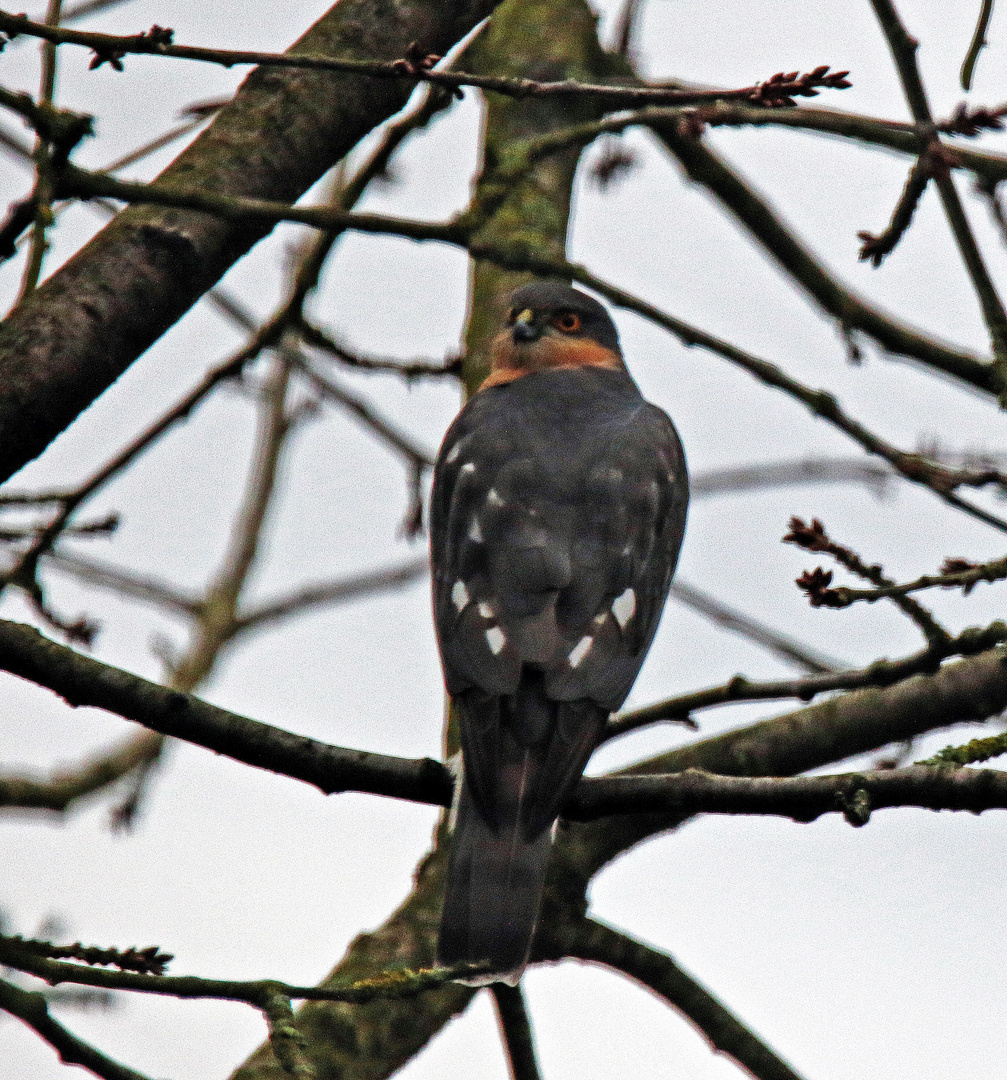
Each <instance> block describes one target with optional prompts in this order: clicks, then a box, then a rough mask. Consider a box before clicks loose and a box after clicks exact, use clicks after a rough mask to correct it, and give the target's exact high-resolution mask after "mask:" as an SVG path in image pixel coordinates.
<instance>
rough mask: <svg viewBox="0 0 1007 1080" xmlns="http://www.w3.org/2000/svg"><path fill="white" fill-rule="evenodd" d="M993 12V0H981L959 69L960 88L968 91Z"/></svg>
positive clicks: (984, 43) (984, 44)
mask: <svg viewBox="0 0 1007 1080" xmlns="http://www.w3.org/2000/svg"><path fill="white" fill-rule="evenodd" d="M992 14H993V0H982V7H981V8H980V9H979V19H978V21H977V22H976V29H975V33H974V34H973V35H972V41H971V42H970V43H969V51H968V52H967V53H966V54H965V59H964V61H963V62H962V70H961V76H960V78H961V84H962V89H963V90H964V91H965V92H966V93H968V91H969V90H971V89H972V73H973V72H974V71H975V67H976V61H977V60H978V59H979V54H980V53H981V52H982V50H983V49H984V48H985V47H986V44H987V42H986V30H987V28H988V27H989V24H990V16H991V15H992Z"/></svg>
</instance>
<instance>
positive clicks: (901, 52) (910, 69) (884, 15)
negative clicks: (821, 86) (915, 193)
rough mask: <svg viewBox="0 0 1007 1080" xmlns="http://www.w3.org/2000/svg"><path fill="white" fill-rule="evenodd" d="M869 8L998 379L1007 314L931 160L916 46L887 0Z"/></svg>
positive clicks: (944, 174)
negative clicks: (927, 163)
mask: <svg viewBox="0 0 1007 1080" xmlns="http://www.w3.org/2000/svg"><path fill="white" fill-rule="evenodd" d="M871 6H872V7H873V8H874V13H875V15H876V16H877V19H878V23H879V25H880V26H881V29H882V31H883V32H884V35H885V38H886V39H887V41H888V47H889V49H890V50H891V53H892V58H893V60H894V61H895V66H896V67H897V68H898V72H899V78H900V79H901V80H902V88H903V90H904V92H905V96H906V101H907V102H908V103H909V109H910V111H911V112H912V114H913V119H914V120H915V121H916V125H917V131H918V136H919V141H920V152H921V154H924V153H927V152H928V151H929V152H930V153H931V156H932V159H933V160H934V161H935V167H934V169H933V177H934V183H935V184H936V185H937V190H938V191H939V192H940V196H941V202H942V203H943V204H944V212H945V214H946V215H947V219H948V223H949V224H950V226H951V231H952V233H953V234H954V237H955V241H956V243H957V244H958V250H959V251H960V253H961V256H962V261H963V262H964V263H965V268H966V270H967V271H968V274H969V278H970V279H971V281H972V286H973V288H974V289H975V292H976V296H977V297H978V299H979V305H980V307H981V308H982V312H983V318H984V320H985V322H986V328H987V330H988V331H989V335H990V342H991V344H992V347H993V355H994V356H995V357H996V363H997V365H998V368H999V370H1000V371H1001V374H1002V375H1003V374H1004V373H1005V372H1007V311H1005V310H1004V306H1003V302H1002V301H1001V299H1000V295H999V293H998V292H997V290H996V286H995V285H994V284H993V279H992V278H991V277H990V275H989V271H988V270H987V268H986V263H985V261H984V260H983V257H982V253H981V252H980V250H979V245H978V244H977V242H976V238H975V236H974V235H973V233H972V228H971V226H970V225H969V221H968V218H967V217H966V215H965V208H964V207H963V206H962V201H961V198H960V197H959V195H958V190H957V188H955V185H954V180H953V179H952V177H951V171H950V169H949V168H948V167H947V165H946V164H945V165H944V167H943V168H940V167H939V161H938V160H937V159H939V158H940V157H941V156H942V155H943V154H944V151H943V149H942V148H941V146H940V144H939V142H938V141H937V128H936V125H935V124H934V120H933V116H932V115H931V112H930V105H929V103H928V102H927V95H926V90H925V89H924V87H923V81H922V79H921V78H920V72H919V68H918V67H917V65H916V49H917V48H918V46H919V43H918V42H917V41H916V40H915V39H914V38H913V37H911V36H910V35H909V33H908V32H907V30H906V28H905V26H904V25H903V23H902V20H901V19H900V18H899V15H898V12H897V11H896V9H895V5H894V4H893V3H892V0H871ZM1002 393H1003V400H1004V401H1007V385H1005V388H1004V390H1003V392H1002Z"/></svg>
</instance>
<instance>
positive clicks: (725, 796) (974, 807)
mask: <svg viewBox="0 0 1007 1080" xmlns="http://www.w3.org/2000/svg"><path fill="white" fill-rule="evenodd" d="M1000 746H1001V751H1000V752H1001V753H1003V752H1004V744H1003V741H1001V744H1000ZM942 761H943V762H945V763H946V764H947V763H948V762H947V759H942ZM946 764H945V767H944V768H933V767H932V766H930V765H914V766H910V767H909V768H905V769H879V770H876V771H874V772H862V773H838V774H836V775H834V776H799V777H775V776H717V775H715V774H713V773H708V772H703V771H702V770H701V769H686V770H685V772H680V773H672V774H666V775H663V776H641V775H636V776H608V777H596V778H592V779H591V781H590V783H585V784H582V785H581V786H580V787H578V789H577V791H576V792H575V794H574V796H573V798H572V799H571V800H570V802H569V803H568V804H567V805H566V806H565V807H564V809H563V814H564V816H565V817H567V818H568V819H571V820H577V819H581V820H586V819H590V818H594V817H597V816H598V815H600V814H603V813H605V812H606V811H607V812H608V813H610V814H625V813H638V814H648V813H669V814H683V815H692V814H771V815H775V816H777V817H787V818H792V819H793V820H794V821H800V822H808V821H814V820H815V819H816V818H819V817H821V816H822V815H823V814H832V813H836V814H843V815H844V817H845V818H846V820H847V821H848V822H849V823H850V824H851V825H856V826H860V825H866V824H867V821H868V819H869V818H870V816H871V812H872V811H873V810H883V809H886V808H890V807H898V806H915V807H921V808H922V809H924V810H967V811H969V812H970V813H973V814H978V813H981V812H982V811H984V810H1005V809H1007V772H1003V771H1001V770H999V769H964V768H958V769H956V768H947V767H946Z"/></svg>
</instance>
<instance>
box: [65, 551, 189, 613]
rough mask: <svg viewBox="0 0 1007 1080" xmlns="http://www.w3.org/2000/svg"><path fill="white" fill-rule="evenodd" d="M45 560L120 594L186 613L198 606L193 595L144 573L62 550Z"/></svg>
mask: <svg viewBox="0 0 1007 1080" xmlns="http://www.w3.org/2000/svg"><path fill="white" fill-rule="evenodd" d="M44 563H45V565H46V566H52V567H54V568H55V569H56V570H58V571H60V572H61V573H64V574H69V575H70V577H73V578H76V579H77V580H78V581H83V582H86V583H87V584H88V585H97V586H100V587H101V588H103V589H111V590H112V591H114V592H117V593H119V594H120V595H122V596H131V597H133V598H134V599H136V600H143V601H145V602H147V603H152V604H158V605H160V606H161V607H167V608H171V609H173V610H175V611H179V612H182V613H183V614H186V615H194V614H195V613H196V612H197V611H198V610H199V605H200V600H199V599H198V598H197V597H196V596H194V595H190V594H186V593H183V592H181V591H179V590H178V589H176V588H175V587H174V586H173V585H167V584H165V583H164V582H163V581H159V580H157V579H156V578H151V577H147V576H146V575H145V574H137V573H134V572H133V571H130V570H122V569H120V568H119V567H117V566H109V565H107V564H105V563H101V562H96V561H94V560H92V559H85V558H81V557H80V556H79V555H67V554H66V553H65V552H62V551H50V552H49V553H48V554H47V555H46V556H45V559H44Z"/></svg>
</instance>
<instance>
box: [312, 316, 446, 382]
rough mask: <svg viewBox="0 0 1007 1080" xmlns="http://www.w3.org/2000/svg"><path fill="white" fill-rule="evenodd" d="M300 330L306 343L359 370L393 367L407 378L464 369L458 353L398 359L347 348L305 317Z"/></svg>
mask: <svg viewBox="0 0 1007 1080" xmlns="http://www.w3.org/2000/svg"><path fill="white" fill-rule="evenodd" d="M299 330H300V332H301V336H302V337H303V338H304V343H305V344H306V345H310V346H311V347H312V348H315V349H318V350H319V351H321V352H325V353H328V354H329V355H330V356H333V357H335V359H337V360H339V361H340V362H341V363H343V364H346V366H347V367H351V368H356V369H357V370H359V371H393V372H395V373H396V374H398V375H404V376H405V377H406V378H407V379H415V378H420V377H424V376H433V377H438V376H441V375H454V376H457V375H458V373H459V372H460V370H461V358H460V357H457V356H453V357H449V358H448V359H446V360H441V361H437V360H394V359H391V358H389V357H383V356H365V355H363V354H362V353H359V352H356V351H355V350H351V349H349V348H347V347H346V346H345V345H343V344H342V343H341V342H340V341H337V340H336V339H335V338H334V337H332V336H331V335H330V334H327V333H325V331H324V330H321V329H320V328H319V327H317V326H315V325H314V324H313V323H312V322H310V321H308V320H307V319H302V320H301V323H300V325H299Z"/></svg>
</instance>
